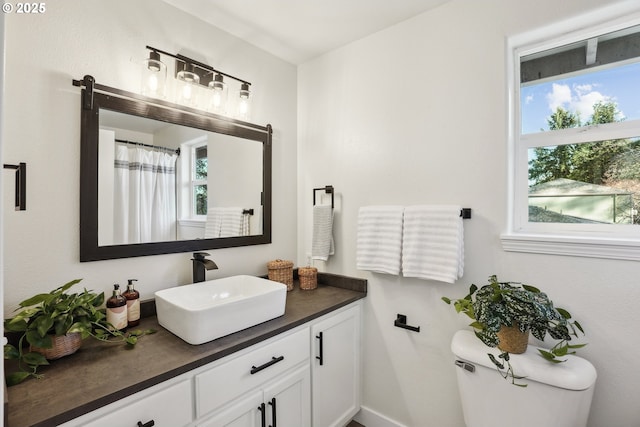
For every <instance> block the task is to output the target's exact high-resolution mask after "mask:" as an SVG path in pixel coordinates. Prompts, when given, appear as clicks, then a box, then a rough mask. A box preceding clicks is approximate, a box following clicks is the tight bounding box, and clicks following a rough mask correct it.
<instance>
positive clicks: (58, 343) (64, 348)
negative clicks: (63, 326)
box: [30, 332, 82, 360]
mask: <svg viewBox="0 0 640 427" xmlns="http://www.w3.org/2000/svg"><path fill="white" fill-rule="evenodd" d="M81 344H82V336H81V335H80V332H72V333H70V334H67V335H51V348H42V347H35V346H31V349H30V350H31V351H35V352H36V353H40V354H42V355H43V356H44V357H45V359H47V360H55V359H60V358H61V357H64V356H68V355H70V354H73V353H75V352H76V351H78V349H79V348H80V345H81Z"/></svg>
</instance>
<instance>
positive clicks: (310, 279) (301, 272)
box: [298, 267, 318, 291]
mask: <svg viewBox="0 0 640 427" xmlns="http://www.w3.org/2000/svg"><path fill="white" fill-rule="evenodd" d="M298 278H299V279H300V289H304V290H305V291H308V290H311V289H315V288H317V287H318V269H317V268H315V267H302V268H299V269H298Z"/></svg>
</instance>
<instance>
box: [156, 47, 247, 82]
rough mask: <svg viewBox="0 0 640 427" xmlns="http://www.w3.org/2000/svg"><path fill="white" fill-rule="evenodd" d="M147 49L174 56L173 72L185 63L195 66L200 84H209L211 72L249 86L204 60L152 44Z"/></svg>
mask: <svg viewBox="0 0 640 427" xmlns="http://www.w3.org/2000/svg"><path fill="white" fill-rule="evenodd" d="M147 49H149V50H151V51H153V52H158V53H161V54H163V55H167V56H170V57H172V58H174V59H175V60H176V70H175V74H177V73H178V71H182V70H184V66H185V64H191V65H193V66H195V67H196V68H195V69H194V70H193V72H194V73H196V74H197V75H198V76H199V77H200V84H202V85H204V86H207V85H208V84H209V82H210V81H211V80H213V73H216V74H220V75H223V76H225V77H228V78H230V79H233V80H236V81H238V82H240V83H244V84H246V85H249V86H251V83H250V82H248V81H246V80H243V79H241V78H238V77H235V76H232V75H231V74H227V73H224V72H222V71H220V70H217V69H215V68H213V67H212V66H211V65H208V64H205V63H204V62H200V61H198V60H195V59H192V58H189V57H187V56H184V55H181V54H176V55H174V54H172V53H169V52H165V51H163V50H160V49H156V48H155V47H152V46H147ZM198 71H201V72H198ZM203 71H204V72H203Z"/></svg>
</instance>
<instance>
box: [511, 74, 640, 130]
mask: <svg viewBox="0 0 640 427" xmlns="http://www.w3.org/2000/svg"><path fill="white" fill-rule="evenodd" d="M597 101H615V102H616V103H617V104H618V110H620V111H621V113H622V116H623V117H624V118H626V119H627V120H630V119H640V62H638V63H635V64H628V65H625V66H621V67H616V68H611V69H606V70H603V71H597V72H593V73H588V74H583V75H580V76H576V77H569V78H564V79H558V80H555V81H546V82H544V83H540V84H536V85H530V86H525V87H523V88H522V90H521V111H522V133H532V132H539V131H540V130H541V129H544V130H547V129H548V126H547V118H548V117H549V115H550V114H551V113H552V112H553V111H555V109H556V108H557V107H562V108H564V109H565V110H569V111H573V112H579V113H580V119H581V121H582V122H584V121H586V120H588V119H589V118H590V117H591V113H592V112H593V109H592V105H593V104H594V103H596V102H597Z"/></svg>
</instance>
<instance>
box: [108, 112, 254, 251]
mask: <svg viewBox="0 0 640 427" xmlns="http://www.w3.org/2000/svg"><path fill="white" fill-rule="evenodd" d="M98 156H99V159H98V176H99V178H98V195H99V200H98V230H99V234H98V245H99V246H109V245H121V244H131V243H149V242H163V241H172V240H192V239H205V238H207V239H210V238H222V237H238V236H253V235H260V234H262V215H261V212H262V206H261V204H262V201H261V196H262V162H263V159H262V144H261V143H260V142H258V141H252V140H248V139H242V138H238V137H235V136H229V135H224V134H219V133H214V132H207V131H204V130H201V129H194V128H189V127H186V126H180V125H176V124H171V123H166V122H162V121H158V120H152V119H148V118H143V117H137V116H132V115H126V114H123V113H118V112H114V111H109V110H105V109H102V110H100V132H99V154H98Z"/></svg>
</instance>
